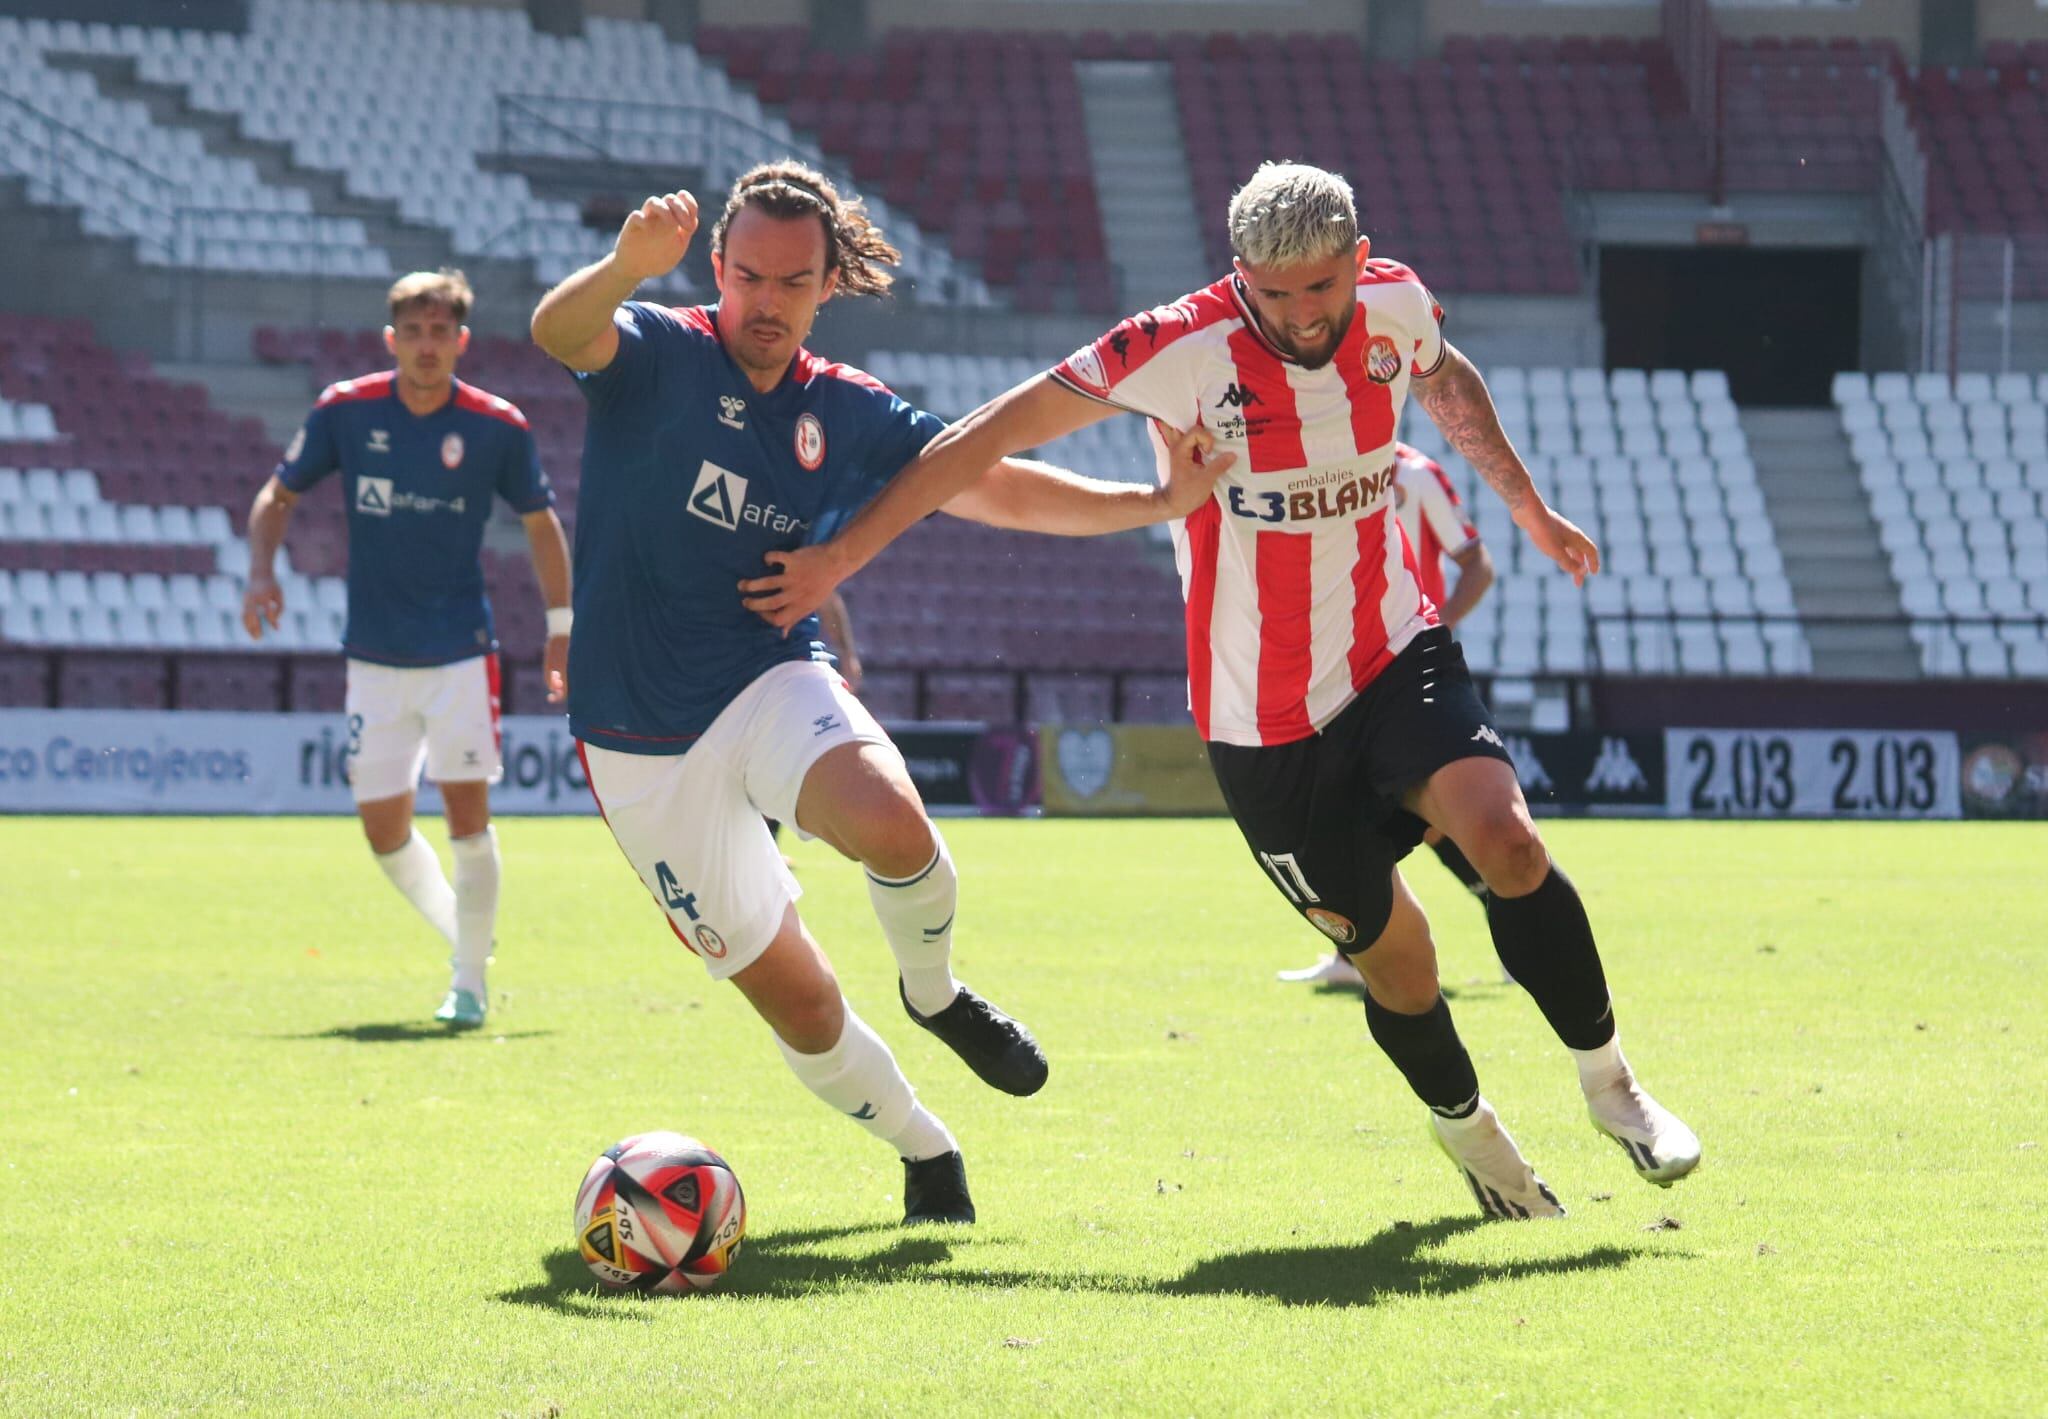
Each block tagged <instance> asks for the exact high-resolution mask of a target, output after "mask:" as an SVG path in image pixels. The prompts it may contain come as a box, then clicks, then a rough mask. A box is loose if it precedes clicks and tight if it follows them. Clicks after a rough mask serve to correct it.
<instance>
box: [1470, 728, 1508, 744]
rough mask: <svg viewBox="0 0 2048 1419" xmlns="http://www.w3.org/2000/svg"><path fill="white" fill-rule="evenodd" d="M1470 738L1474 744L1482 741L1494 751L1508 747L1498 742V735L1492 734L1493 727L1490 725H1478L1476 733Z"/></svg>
mask: <svg viewBox="0 0 2048 1419" xmlns="http://www.w3.org/2000/svg"><path fill="white" fill-rule="evenodd" d="M1472 738H1473V740H1474V741H1475V742H1477V741H1482V740H1483V741H1484V742H1486V743H1488V744H1491V745H1492V746H1493V747H1494V748H1496V749H1505V748H1507V747H1508V746H1507V745H1505V744H1503V743H1501V742H1500V735H1498V734H1496V733H1495V732H1494V729H1493V726H1492V725H1490V724H1482V725H1480V726H1479V729H1478V731H1477V732H1476V733H1474V734H1473V736H1472Z"/></svg>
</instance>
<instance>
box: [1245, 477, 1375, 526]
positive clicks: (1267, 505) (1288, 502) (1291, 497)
mask: <svg viewBox="0 0 2048 1419" xmlns="http://www.w3.org/2000/svg"><path fill="white" fill-rule="evenodd" d="M1393 482H1394V470H1393V468H1392V467H1387V468H1382V469H1381V470H1380V471H1379V472H1377V473H1364V474H1358V475H1355V476H1354V475H1353V474H1352V472H1351V470H1350V468H1349V467H1339V468H1336V469H1326V470H1325V471H1323V472H1321V473H1318V474H1314V475H1312V476H1310V477H1306V478H1299V479H1296V480H1295V481H1294V482H1293V483H1290V484H1288V486H1287V491H1286V492H1284V493H1283V492H1277V491H1276V492H1259V491H1256V490H1254V491H1247V490H1246V488H1245V487H1244V485H1243V484H1241V483H1232V484H1231V485H1230V496H1229V499H1228V501H1227V503H1226V506H1228V507H1229V509H1230V511H1231V512H1232V513H1233V514H1235V515H1236V516H1238V517H1243V518H1250V519H1252V520H1253V521H1256V522H1315V521H1318V520H1320V519H1323V518H1332V517H1350V516H1352V515H1353V514H1355V513H1360V512H1364V511H1365V510H1367V509H1368V508H1370V507H1371V506H1372V505H1373V504H1374V503H1376V502H1378V501H1379V500H1380V499H1381V498H1382V497H1384V496H1386V492H1387V489H1388V488H1389V487H1391V486H1392V485H1393Z"/></svg>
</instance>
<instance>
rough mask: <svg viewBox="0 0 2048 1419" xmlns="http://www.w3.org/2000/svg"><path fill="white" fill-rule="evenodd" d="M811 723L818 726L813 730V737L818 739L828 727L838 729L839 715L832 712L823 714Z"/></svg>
mask: <svg viewBox="0 0 2048 1419" xmlns="http://www.w3.org/2000/svg"><path fill="white" fill-rule="evenodd" d="M811 723H813V724H815V725H817V726H818V727H817V728H816V729H813V730H812V731H811V738H813V739H816V738H817V737H818V736H819V735H820V734H823V733H824V732H825V731H826V730H828V729H837V728H838V727H839V716H837V715H832V714H821V715H819V716H818V717H817V718H816V719H814V720H812V721H811Z"/></svg>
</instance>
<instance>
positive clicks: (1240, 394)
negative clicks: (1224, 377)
mask: <svg viewBox="0 0 2048 1419" xmlns="http://www.w3.org/2000/svg"><path fill="white" fill-rule="evenodd" d="M1265 402H1266V401H1265V400H1263V399H1261V398H1259V396H1258V394H1257V393H1256V392H1255V391H1253V390H1251V389H1247V388H1246V387H1245V386H1244V385H1242V384H1226V385H1224V386H1223V397H1222V398H1221V399H1218V400H1217V401H1216V407H1217V408H1219V409H1224V408H1229V409H1244V408H1247V407H1249V406H1251V405H1253V404H1263V403H1265Z"/></svg>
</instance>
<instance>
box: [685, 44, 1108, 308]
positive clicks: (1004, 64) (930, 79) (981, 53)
mask: <svg viewBox="0 0 2048 1419" xmlns="http://www.w3.org/2000/svg"><path fill="white" fill-rule="evenodd" d="M697 43H698V45H699V47H700V48H701V49H702V50H703V51H704V53H705V54H706V55H707V56H709V57H711V58H714V59H717V60H720V61H722V62H723V64H724V65H725V68H726V70H727V72H728V73H730V74H731V75H732V76H733V77H734V78H736V79H740V80H743V81H745V82H748V83H751V84H752V85H754V86H755V91H756V92H757V93H758V94H759V96H760V98H761V99H762V100H763V101H764V102H767V103H771V104H777V105H781V106H783V107H784V111H785V112H786V113H787V114H788V118H789V122H790V124H791V125H792V126H794V127H796V128H798V129H800V130H802V131H805V132H811V133H816V134H817V135H818V141H819V142H820V143H821V144H822V145H823V146H824V148H825V149H826V151H827V152H830V153H832V154H833V155H834V156H835V157H837V158H839V159H841V160H842V161H844V162H845V163H847V165H848V166H849V167H850V168H851V170H852V172H853V175H854V178H855V179H856V180H857V182H858V183H859V185H860V187H861V188H862V190H864V191H869V192H880V193H882V194H883V195H884V196H886V197H887V199H888V200H889V201H890V202H893V203H895V204H896V205H897V206H898V207H901V208H904V209H907V210H910V211H913V212H915V213H916V216H917V220H918V223H919V225H920V226H921V227H923V228H924V229H925V230H927V231H932V232H937V233H943V234H945V235H946V236H947V237H948V239H949V240H950V241H951V244H952V249H953V251H954V252H955V253H956V254H957V255H959V256H960V257H962V258H964V259H967V260H970V261H975V262H978V263H979V264H980V266H981V270H982V272H983V274H984V275H985V276H986V277H987V279H988V280H989V282H990V283H991V284H994V285H997V286H1002V287H1012V286H1014V287H1015V288H1016V289H1015V296H1016V301H1017V303H1018V304H1019V305H1020V306H1022V307H1024V308H1026V309H1041V310H1050V309H1054V308H1055V307H1056V306H1060V305H1065V306H1068V307H1072V308H1078V309H1080V310H1086V311H1092V312H1096V313H1107V312H1108V311H1109V310H1110V309H1111V308H1112V306H1113V305H1114V297H1113V294H1112V293H1113V290H1114V283H1113V281H1112V279H1111V275H1110V268H1109V266H1108V263H1107V261H1106V259H1105V243H1104V238H1103V232H1102V222H1101V217H1100V215H1099V213H1098V212H1097V209H1096V199H1095V184H1094V180H1093V178H1092V176H1091V168H1090V163H1089V153H1088V137H1087V133H1086V131H1085V130H1084V129H1083V127H1082V118H1081V113H1082V109H1081V97H1080V89H1079V86H1078V84H1077V82H1076V80H1075V75H1074V61H1075V59H1076V58H1078V57H1081V56H1080V53H1079V49H1078V47H1077V45H1076V44H1075V42H1074V41H1072V40H1070V39H1069V38H1068V37H1067V36H1065V35H1062V34H1058V33H1053V32H1046V33H1031V34H1019V33H997V32H994V31H987V30H981V31H975V30H892V31H890V32H889V33H888V34H887V35H886V36H885V37H884V38H883V40H882V42H881V44H880V45H879V46H878V49H877V52H875V53H872V54H854V55H835V54H833V53H831V52H829V51H827V50H824V49H822V48H814V47H810V46H808V44H807V40H806V36H805V35H804V33H803V31H801V30H794V31H792V30H786V29H768V28H758V29H730V28H717V27H711V26H707V27H705V28H704V29H702V30H700V31H699V32H698V38H697ZM799 61H800V62H799Z"/></svg>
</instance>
